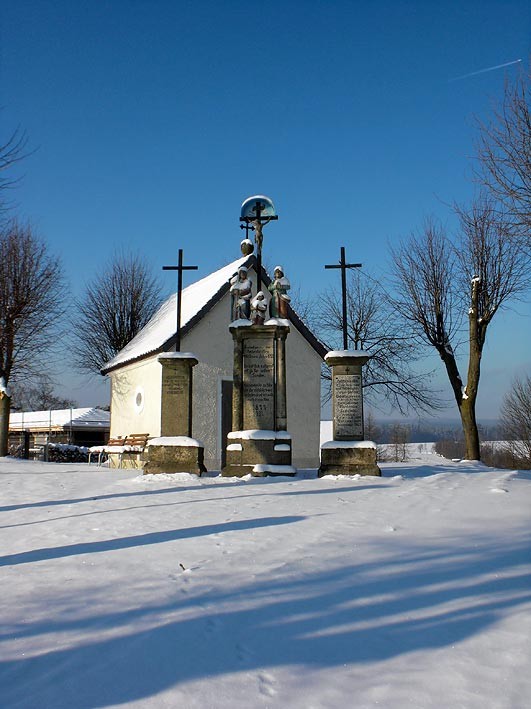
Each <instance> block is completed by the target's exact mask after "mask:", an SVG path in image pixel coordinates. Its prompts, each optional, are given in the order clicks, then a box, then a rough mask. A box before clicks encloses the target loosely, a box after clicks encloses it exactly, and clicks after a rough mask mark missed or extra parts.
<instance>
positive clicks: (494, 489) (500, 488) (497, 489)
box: [490, 487, 509, 492]
mask: <svg viewBox="0 0 531 709" xmlns="http://www.w3.org/2000/svg"><path fill="white" fill-rule="evenodd" d="M490 491H491V492H509V490H506V489H505V488H504V487H491V489H490Z"/></svg>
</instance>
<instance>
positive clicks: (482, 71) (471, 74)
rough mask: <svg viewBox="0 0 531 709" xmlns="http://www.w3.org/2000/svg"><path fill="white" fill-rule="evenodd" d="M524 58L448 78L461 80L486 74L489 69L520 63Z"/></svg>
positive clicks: (493, 69)
mask: <svg viewBox="0 0 531 709" xmlns="http://www.w3.org/2000/svg"><path fill="white" fill-rule="evenodd" d="M521 61H522V60H521V59H515V60H514V61H512V62H505V64H497V65H496V66H489V67H487V68H486V69H480V70H479V71H472V72H471V73H470V74H463V76H456V77H455V78H454V79H448V81H459V80H460V79H468V78H469V77H470V76H477V75H478V74H485V72H487V71H495V70H496V69H503V68H504V67H506V66H512V64H519V63H520V62H521Z"/></svg>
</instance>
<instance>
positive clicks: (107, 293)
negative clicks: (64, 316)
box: [73, 253, 161, 374]
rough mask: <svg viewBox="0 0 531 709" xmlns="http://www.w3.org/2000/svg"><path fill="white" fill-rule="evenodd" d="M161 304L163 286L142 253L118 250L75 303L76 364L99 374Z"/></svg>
mask: <svg viewBox="0 0 531 709" xmlns="http://www.w3.org/2000/svg"><path fill="white" fill-rule="evenodd" d="M160 303H161V287H160V285H159V284H158V283H157V281H156V279H155V277H154V276H153V275H152V274H151V273H150V269H149V267H148V266H147V264H146V263H145V261H144V260H143V259H141V258H140V256H133V255H126V254H124V253H118V254H116V255H115V256H114V259H113V261H112V262H111V263H110V264H109V265H108V266H107V267H106V268H105V269H104V270H103V272H102V273H101V274H99V275H98V276H96V278H95V279H94V280H93V281H92V282H91V283H89V284H88V285H87V288H86V292H85V295H84V297H83V298H82V299H79V300H77V301H76V302H75V310H76V315H75V319H74V322H73V330H74V338H75V342H74V354H75V359H76V364H77V366H78V367H79V368H80V369H81V370H84V371H86V372H89V373H92V374H95V373H98V374H99V373H100V370H101V368H102V367H103V365H104V364H106V363H107V362H108V361H109V360H110V359H112V358H113V357H114V356H115V355H116V354H117V353H118V352H119V351H120V350H121V349H123V348H124V347H125V346H126V345H127V343H128V342H130V341H131V340H132V339H133V337H134V336H135V335H136V334H137V332H139V330H141V329H142V328H143V327H144V325H145V324H146V323H147V322H148V320H149V319H150V318H151V317H152V315H153V314H154V312H155V310H156V309H157V308H158V307H159V305H160Z"/></svg>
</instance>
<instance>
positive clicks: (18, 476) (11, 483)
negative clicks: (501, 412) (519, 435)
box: [0, 452, 531, 709]
mask: <svg viewBox="0 0 531 709" xmlns="http://www.w3.org/2000/svg"><path fill="white" fill-rule="evenodd" d="M382 468H383V477H382V478H353V479H351V478H345V477H330V478H323V479H321V480H319V479H315V478H314V476H315V472H309V471H306V472H305V473H299V475H298V477H296V478H294V479H291V478H276V479H270V478H268V479H252V480H243V481H239V480H237V479H224V478H220V477H213V476H210V477H205V478H201V479H197V478H195V477H193V476H190V475H186V474H177V475H173V476H166V475H160V476H146V477H141V476H139V475H138V473H137V472H135V471H109V470H106V469H104V468H97V467H95V466H90V467H89V466H87V465H83V464H53V463H49V464H46V463H31V462H25V461H19V460H12V459H9V458H4V459H2V458H0V481H1V482H0V490H1V496H2V500H1V502H0V509H1V518H0V525H1V537H0V539H1V552H0V554H1V559H0V567H1V568H0V578H1V589H2V603H1V604H0V635H1V638H0V704H1V706H2V707H4V708H6V709H7V708H9V709H10V708H11V707H35V708H37V707H38V708H39V709H42V708H46V709H47V708H52V709H55V708H59V707H68V709H78V708H89V707H107V706H120V705H128V706H130V707H178V708H179V709H180V708H184V709H192V708H195V707H198V708H201V709H204V708H208V707H227V708H228V707H230V708H231V709H234V708H240V707H241V708H242V709H243V708H245V709H250V708H251V709H252V708H254V707H282V708H285V707H297V708H299V707H300V708H301V709H303V708H304V709H309V708H311V707H315V708H317V707H341V708H344V707H349V708H350V707H355V708H356V709H363V708H364V707H385V708H386V709H402V708H404V709H405V708H406V707H407V709H413V708H419V709H420V708H422V709H427V708H429V707H441V708H442V707H444V708H446V707H460V708H466V709H469V708H470V709H472V708H476V707H477V709H480V708H481V709H485V707H488V708H489V709H496V708H500V709H501V708H504V709H518V708H520V707H521V708H522V709H523V708H524V707H528V706H530V705H531V671H530V668H531V580H530V578H531V540H530V537H531V476H530V474H529V473H518V474H517V473H516V472H514V471H513V472H508V471H499V470H490V469H487V468H484V467H483V466H482V465H480V464H473V463H452V462H449V461H446V460H444V459H441V458H439V457H437V456H435V455H432V454H429V453H426V452H424V453H422V454H419V458H418V459H417V460H415V461H414V462H412V463H403V464H394V463H388V464H383V465H382Z"/></svg>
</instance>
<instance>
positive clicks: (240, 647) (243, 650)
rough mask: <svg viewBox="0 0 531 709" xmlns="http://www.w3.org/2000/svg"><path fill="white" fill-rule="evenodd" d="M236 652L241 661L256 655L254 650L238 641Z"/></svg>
mask: <svg viewBox="0 0 531 709" xmlns="http://www.w3.org/2000/svg"><path fill="white" fill-rule="evenodd" d="M236 654H237V657H238V660H239V661H240V662H245V661H246V660H251V659H252V658H253V657H254V652H253V651H252V650H251V649H250V648H249V647H247V645H244V644H243V643H238V644H237V645H236Z"/></svg>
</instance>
